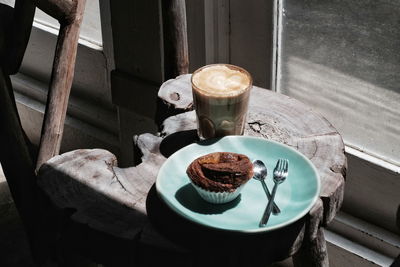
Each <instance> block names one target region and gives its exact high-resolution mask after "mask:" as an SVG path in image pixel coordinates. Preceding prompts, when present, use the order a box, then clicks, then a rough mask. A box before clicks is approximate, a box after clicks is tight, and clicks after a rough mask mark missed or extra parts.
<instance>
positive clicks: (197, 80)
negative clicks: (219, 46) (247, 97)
mask: <svg viewBox="0 0 400 267" xmlns="http://www.w3.org/2000/svg"><path fill="white" fill-rule="evenodd" d="M192 82H193V84H194V85H195V86H196V87H197V88H198V89H199V90H201V91H202V92H203V93H206V94H210V95H228V96H234V95H237V94H240V93H241V92H243V91H244V90H246V89H247V87H248V86H249V85H250V79H249V77H248V75H246V74H245V73H243V72H241V71H239V70H235V69H230V68H229V67H227V66H224V65H213V66H209V67H207V68H204V69H202V70H200V71H199V72H197V73H195V74H194V76H193V78H192Z"/></svg>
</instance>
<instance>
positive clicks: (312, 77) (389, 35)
mask: <svg viewBox="0 0 400 267" xmlns="http://www.w3.org/2000/svg"><path fill="white" fill-rule="evenodd" d="M399 13H400V6H399V1H386V0H367V1H352V0H344V1H312V0H283V2H282V13H281V14H282V16H281V26H282V28H281V36H280V42H279V43H280V60H279V63H278V83H277V90H278V91H280V92H283V93H285V94H288V95H290V96H293V97H295V98H297V99H299V100H301V101H303V102H306V103H308V104H310V106H312V107H313V108H315V109H316V110H318V111H319V112H321V113H322V114H323V115H324V116H325V117H326V118H327V119H328V120H329V121H330V122H331V123H332V124H333V125H334V126H335V127H336V128H337V129H338V130H339V132H341V133H342V134H343V136H344V139H345V142H346V144H348V145H350V146H353V147H355V148H358V149H360V150H362V151H365V152H367V153H370V154H373V155H377V156H379V157H380V158H383V159H386V160H388V161H391V162H393V163H395V164H397V165H400V139H399V136H400V75H399V73H400V53H399V52H398V51H399V47H400V24H399V19H398V14H399Z"/></svg>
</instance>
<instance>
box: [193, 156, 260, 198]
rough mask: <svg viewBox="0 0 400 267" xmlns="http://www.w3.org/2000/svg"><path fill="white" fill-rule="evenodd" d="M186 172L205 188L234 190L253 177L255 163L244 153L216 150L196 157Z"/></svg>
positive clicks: (215, 190) (221, 190) (209, 189)
mask: <svg viewBox="0 0 400 267" xmlns="http://www.w3.org/2000/svg"><path fill="white" fill-rule="evenodd" d="M186 173H187V175H188V176H189V178H190V179H191V180H192V181H193V183H194V184H196V185H198V186H200V187H201V188H203V189H206V190H208V191H213V192H226V191H228V192H232V191H234V190H235V189H236V188H237V187H239V186H241V185H242V184H244V183H246V182H247V181H248V180H249V179H250V178H251V177H253V164H252V163H251V161H250V159H249V158H248V157H247V156H245V155H243V154H237V153H231V152H215V153H210V154H207V155H204V156H201V157H199V158H197V159H195V160H194V161H193V162H192V163H191V164H190V165H189V167H188V168H187V170H186Z"/></svg>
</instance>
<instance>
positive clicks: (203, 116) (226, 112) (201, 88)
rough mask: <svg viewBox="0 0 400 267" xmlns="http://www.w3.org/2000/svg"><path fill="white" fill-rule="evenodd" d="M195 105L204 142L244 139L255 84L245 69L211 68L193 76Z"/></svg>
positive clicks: (199, 130) (201, 70) (199, 133)
mask: <svg viewBox="0 0 400 267" xmlns="http://www.w3.org/2000/svg"><path fill="white" fill-rule="evenodd" d="M191 82H192V92H193V102H194V106H195V110H196V116H197V131H198V135H199V137H200V139H202V140H203V139H209V138H214V137H222V136H225V135H242V134H243V132H244V127H245V124H246V119H247V112H248V105H249V98H250V89H251V88H252V84H253V80H252V77H251V75H250V74H249V73H248V72H247V71H246V70H245V69H243V68H241V67H238V66H234V65H230V64H211V65H206V66H204V67H201V68H199V69H198V70H196V71H195V72H194V73H193V75H192V79H191Z"/></svg>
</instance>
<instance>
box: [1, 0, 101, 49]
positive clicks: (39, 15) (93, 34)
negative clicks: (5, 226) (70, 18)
mask: <svg viewBox="0 0 400 267" xmlns="http://www.w3.org/2000/svg"><path fill="white" fill-rule="evenodd" d="M2 1H4V0H2ZM35 20H37V21H40V22H42V23H44V24H47V25H49V26H51V27H53V28H57V29H58V28H59V23H58V21H57V20H55V19H53V18H52V17H50V16H48V15H47V14H46V13H44V12H43V11H41V10H39V9H36V13H35ZM80 37H81V38H82V39H85V40H86V41H89V42H91V43H94V44H96V45H99V46H101V45H102V37H101V22H100V8H99V0H87V1H86V6H85V13H84V16H83V22H82V27H81V32H80Z"/></svg>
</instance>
